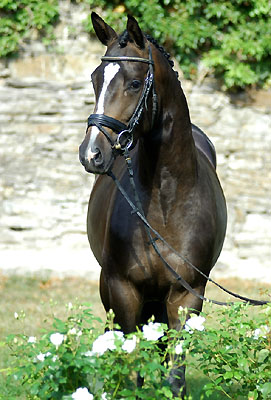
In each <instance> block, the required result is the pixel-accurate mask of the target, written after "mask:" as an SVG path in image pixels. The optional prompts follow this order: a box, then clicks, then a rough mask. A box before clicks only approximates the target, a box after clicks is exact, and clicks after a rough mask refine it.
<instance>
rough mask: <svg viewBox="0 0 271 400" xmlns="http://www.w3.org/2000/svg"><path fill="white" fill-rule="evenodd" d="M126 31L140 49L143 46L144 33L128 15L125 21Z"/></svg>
mask: <svg viewBox="0 0 271 400" xmlns="http://www.w3.org/2000/svg"><path fill="white" fill-rule="evenodd" d="M127 31H128V33H129V36H130V38H131V39H132V40H133V41H134V42H135V43H136V44H137V46H138V47H140V48H141V49H144V48H145V38H144V35H143V33H142V31H141V29H140V27H139V25H138V23H137V20H136V19H135V18H134V17H132V16H131V15H128V21H127Z"/></svg>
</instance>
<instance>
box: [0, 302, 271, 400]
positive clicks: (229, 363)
mask: <svg viewBox="0 0 271 400" xmlns="http://www.w3.org/2000/svg"><path fill="white" fill-rule="evenodd" d="M67 308H68V310H67V313H68V317H67V319H66V320H64V321H63V320H60V319H55V323H54V326H53V328H52V330H50V331H49V332H46V331H45V332H43V334H42V335H41V337H40V338H39V339H37V338H35V337H28V336H26V335H24V334H20V335H10V336H9V337H8V338H7V343H6V345H8V346H9V347H10V349H11V351H12V354H13V357H14V362H13V364H11V365H10V367H9V368H7V369H6V370H5V371H3V370H2V371H1V372H2V373H3V372H4V373H5V375H6V387H4V388H0V398H2V397H1V395H2V396H3V398H9V399H11V398H14V399H15V398H20V395H19V394H20V393H21V392H20V390H22V389H21V388H22V387H24V393H23V394H24V396H23V397H24V398H28V399H41V400H43V399H52V398H53V399H64V400H65V399H66V400H70V399H72V398H73V399H77V398H78V399H79V398H83V397H80V395H82V394H83V392H84V396H85V397H84V398H85V399H92V398H93V399H99V400H100V399H103V400H111V399H130V400H134V399H135V398H140V399H158V398H163V399H172V398H173V395H172V393H171V390H170V387H169V385H168V382H167V378H168V377H169V374H170V371H171V369H172V368H173V367H176V365H178V366H181V365H182V364H188V367H189V368H191V366H192V367H194V368H195V370H201V371H202V372H203V373H204V374H205V376H206V379H207V380H208V381H207V383H206V384H205V385H204V387H203V389H202V391H201V392H200V393H199V392H198V393H197V395H196V396H197V397H192V396H191V395H189V397H188V398H189V399H190V400H191V399H192V398H194V399H197V400H198V399H199V398H206V397H207V398H209V397H210V398H214V397H213V395H214V394H215V393H217V394H218V395H219V397H215V398H220V399H222V398H223V399H224V398H229V399H240V398H245V399H248V398H249V399H251V400H256V399H257V400H260V399H271V384H270V370H271V355H270V354H271V353H270V350H271V306H270V305H268V306H264V307H262V308H260V309H259V313H258V315H257V319H252V318H251V316H249V314H248V309H249V308H248V306H244V305H241V304H239V303H236V304H235V305H234V306H232V307H222V308H217V307H216V308H215V309H214V310H212V311H213V312H211V313H210V315H209V316H208V317H207V316H206V321H205V318H204V317H202V316H196V315H193V314H192V316H190V318H191V319H189V320H188V321H187V322H186V323H185V321H186V319H187V310H186V309H181V310H180V312H179V315H180V320H181V322H182V324H184V325H185V328H184V329H183V330H182V331H181V332H177V331H175V330H169V329H167V328H166V326H165V325H161V324H156V323H153V322H152V321H150V322H149V323H148V324H147V325H145V326H144V327H143V331H138V332H136V333H135V334H131V335H128V336H127V337H125V336H124V335H123V334H122V332H120V331H117V330H116V329H119V327H117V326H114V324H113V314H112V313H109V315H108V320H107V322H106V328H107V330H108V331H107V332H106V333H105V334H101V331H102V327H100V329H97V321H98V323H101V321H100V320H99V319H97V318H95V317H94V316H93V314H92V312H91V309H90V308H89V306H88V305H84V306H72V305H71V304H69V306H68V307H67ZM15 318H16V319H17V323H20V322H22V321H23V320H24V318H25V315H24V313H23V312H22V313H20V314H19V315H18V314H16V315H15ZM22 325H23V324H22ZM159 338H160V341H162V343H163V344H164V346H165V352H164V353H163V354H161V352H160V349H159V346H158V341H157V340H158V339H159ZM2 345H4V343H3V344H2ZM184 356H185V357H184ZM137 373H139V374H140V375H141V376H142V377H144V385H143V387H141V388H140V387H137V386H136V374H137ZM92 396H93V397H92Z"/></svg>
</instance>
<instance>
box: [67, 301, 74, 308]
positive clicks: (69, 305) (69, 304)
mask: <svg viewBox="0 0 271 400" xmlns="http://www.w3.org/2000/svg"><path fill="white" fill-rule="evenodd" d="M72 308H73V305H72V303H71V302H69V303H68V310H72Z"/></svg>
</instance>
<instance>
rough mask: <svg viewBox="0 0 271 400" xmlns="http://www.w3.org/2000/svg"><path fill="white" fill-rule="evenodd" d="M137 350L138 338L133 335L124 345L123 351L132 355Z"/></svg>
mask: <svg viewBox="0 0 271 400" xmlns="http://www.w3.org/2000/svg"><path fill="white" fill-rule="evenodd" d="M135 348H136V336H135V335H133V337H132V339H126V340H125V342H124V343H123V345H122V350H124V351H127V353H132V351H134V349H135Z"/></svg>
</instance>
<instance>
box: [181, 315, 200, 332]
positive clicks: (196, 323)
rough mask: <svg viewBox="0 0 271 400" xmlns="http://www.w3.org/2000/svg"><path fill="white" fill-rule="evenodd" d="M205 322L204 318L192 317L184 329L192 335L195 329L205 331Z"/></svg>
mask: <svg viewBox="0 0 271 400" xmlns="http://www.w3.org/2000/svg"><path fill="white" fill-rule="evenodd" d="M204 322H205V318H204V317H201V316H200V315H192V317H191V318H189V319H188V320H187V321H186V324H185V327H184V329H185V330H186V331H187V332H190V333H193V332H194V330H195V329H196V330H197V331H204V326H203V324H204Z"/></svg>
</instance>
